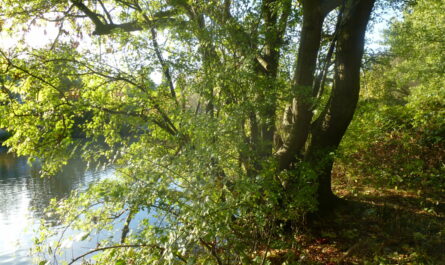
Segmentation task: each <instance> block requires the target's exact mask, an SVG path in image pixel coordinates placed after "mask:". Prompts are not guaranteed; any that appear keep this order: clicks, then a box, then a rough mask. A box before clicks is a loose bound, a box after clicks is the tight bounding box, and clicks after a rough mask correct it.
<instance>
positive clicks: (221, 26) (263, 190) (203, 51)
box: [0, 0, 317, 264]
mask: <svg viewBox="0 0 445 265" xmlns="http://www.w3.org/2000/svg"><path fill="white" fill-rule="evenodd" d="M226 2H227V3H229V6H228V7H226V9H225V7H224V3H226ZM269 2H270V3H269ZM266 5H267V6H266ZM3 8H4V9H3ZM227 8H229V9H227ZM265 10H266V11H265ZM1 12H2V14H1V15H2V21H4V22H2V28H3V29H4V30H5V31H7V32H9V33H10V34H11V35H12V36H14V35H15V37H18V38H20V37H21V36H20V35H21V34H23V36H26V32H27V31H29V30H33V28H38V27H39V26H40V27H42V26H43V27H44V26H45V25H48V24H49V25H51V23H53V22H55V26H56V31H58V34H57V36H56V37H55V39H52V41H51V42H50V43H48V44H47V45H46V46H44V47H42V48H33V47H32V45H30V44H29V43H26V42H24V41H19V42H18V45H17V47H14V49H11V50H6V49H2V50H1V56H0V85H1V92H0V103H1V104H0V115H1V119H0V128H5V129H7V130H8V132H10V133H11V134H12V136H11V137H10V138H9V139H8V140H7V141H6V142H5V145H7V146H8V147H9V148H10V151H11V152H15V153H17V154H18V155H22V156H28V157H29V158H30V160H31V161H32V160H36V159H38V160H40V161H42V163H43V168H42V176H47V175H52V174H54V173H55V172H57V171H58V170H60V169H61V168H63V166H64V165H65V164H67V163H69V161H70V159H71V158H72V157H75V156H77V155H80V156H82V157H83V158H84V159H85V160H87V161H93V162H94V163H100V164H101V165H103V166H111V165H112V166H113V167H114V168H115V170H116V179H114V178H113V179H108V180H104V181H102V182H99V183H97V184H94V185H92V186H91V187H89V189H88V190H87V191H86V192H83V191H82V192H80V191H78V192H74V193H73V194H72V195H71V196H70V198H68V199H66V200H62V201H59V202H54V203H53V205H52V207H51V208H50V209H49V210H48V214H50V215H52V214H54V215H57V216H59V217H60V221H61V223H60V225H61V227H63V228H66V229H68V228H69V229H75V230H76V231H79V235H78V236H74V237H68V236H66V237H63V238H60V240H59V238H58V236H56V235H55V234H54V233H55V232H56V230H52V229H50V228H49V227H48V224H43V225H42V228H41V237H40V238H38V239H36V247H35V252H36V256H38V257H40V258H41V261H42V262H44V261H45V260H49V261H51V262H54V263H56V258H57V256H58V255H59V253H60V252H61V251H63V249H64V248H65V247H66V246H67V245H70V244H69V242H70V241H76V240H80V241H83V240H88V239H91V238H94V236H95V235H96V234H99V233H101V232H102V231H104V230H105V231H106V230H110V231H115V230H117V229H122V235H121V236H118V237H117V238H106V239H103V240H101V242H100V247H98V249H97V252H94V253H93V254H98V255H97V256H96V257H95V260H96V261H97V262H98V263H100V264H148V263H149V264H151V263H159V264H162V263H165V264H176V263H187V264H222V263H224V264H226V263H256V264H265V263H266V259H265V257H266V256H267V253H268V249H269V248H270V247H272V246H274V245H277V244H284V243H283V241H282V240H281V239H282V238H283V237H284V236H285V234H286V230H285V229H287V228H286V227H285V225H286V224H289V223H292V224H295V223H298V222H299V221H300V220H302V218H303V217H304V215H305V214H306V213H307V212H309V211H313V210H314V209H316V206H317V201H316V198H315V195H314V194H315V192H316V189H317V184H316V183H317V174H316V172H314V170H313V169H312V167H311V166H309V165H308V164H307V163H305V162H301V163H295V166H294V167H293V168H291V169H287V170H280V171H278V170H277V165H276V164H277V162H276V159H275V158H274V157H273V155H272V154H273V150H272V144H271V143H270V141H261V139H259V137H263V136H258V135H257V134H256V133H257V132H261V135H263V134H265V133H264V131H265V130H266V129H268V128H271V127H275V126H276V125H277V124H278V123H279V121H277V120H276V119H275V117H276V116H278V115H281V113H282V111H283V109H284V108H285V104H287V103H288V102H289V101H292V98H293V96H294V94H295V91H291V89H290V87H291V80H290V76H291V74H290V73H289V67H288V66H287V65H284V64H283V62H288V61H289V60H294V59H295V55H294V54H292V48H290V47H291V45H289V43H292V44H295V43H296V41H297V39H296V37H295V35H296V33H295V29H294V30H293V31H291V30H290V31H289V32H286V30H285V29H286V27H287V25H290V26H292V27H296V25H298V24H297V23H298V22H299V21H300V16H301V14H300V13H301V7H300V5H298V4H297V5H295V4H294V3H291V1H264V4H263V3H260V2H257V1H253V2H252V1H234V2H233V4H230V1H196V3H195V1H176V0H175V1H150V2H147V1H131V2H130V1H78V0H76V1H74V0H73V1H42V0H35V1H28V2H26V3H24V2H20V1H9V2H7V4H5V5H4V6H3V4H2V11H1ZM264 12H266V13H267V14H269V15H264V14H265V13H264ZM263 15H264V16H265V17H262V16H263ZM84 18H88V20H87V19H84ZM3 19H4V20H3ZM25 25H29V28H26V26H25ZM53 25H54V24H53ZM22 27H25V29H24V32H21V31H20V30H21V28H22ZM92 28H94V29H92ZM45 30H46V29H45ZM134 31H136V32H134ZM91 32H92V33H93V34H91ZM285 40H286V41H285ZM286 43H287V44H286ZM280 52H283V53H286V54H285V55H284V56H283V57H282V58H281V57H280V56H279V53H280ZM274 54H275V55H274ZM277 54H278V55H277ZM263 57H264V58H263ZM270 58H275V59H274V60H271V59H270ZM263 61H264V62H265V63H266V64H267V63H269V62H272V63H275V64H276V68H275V70H269V67H270V66H267V65H266V66H261V65H260V64H259V62H263ZM261 67H262V68H261ZM271 72H273V74H271ZM256 127H258V128H260V129H258V128H256ZM264 150H266V151H264ZM138 213H144V214H145V217H144V218H143V220H142V221H141V222H140V223H139V226H138V229H137V231H133V230H132V231H131V232H130V233H128V234H127V233H126V232H124V231H125V230H128V224H129V223H130V222H132V220H133V218H134V216H135V215H136V214H138ZM54 237H56V240H54ZM42 262H41V263H42Z"/></svg>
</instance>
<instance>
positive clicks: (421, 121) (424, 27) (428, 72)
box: [341, 1, 445, 189]
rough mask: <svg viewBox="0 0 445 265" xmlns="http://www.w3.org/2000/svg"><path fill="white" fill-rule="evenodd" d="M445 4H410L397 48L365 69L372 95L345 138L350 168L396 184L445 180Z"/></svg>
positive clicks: (394, 33) (395, 38)
mask: <svg viewBox="0 0 445 265" xmlns="http://www.w3.org/2000/svg"><path fill="white" fill-rule="evenodd" d="M444 7H445V6H444V5H443V1H417V4H416V5H414V6H411V7H409V8H408V10H407V11H406V13H405V15H404V20H403V21H395V22H394V23H393V26H392V27H391V29H390V30H389V32H388V33H387V40H388V43H389V44H390V46H391V49H390V51H389V52H388V53H387V54H384V55H381V56H380V58H379V59H378V60H377V63H375V64H374V65H372V67H371V70H369V71H367V72H365V73H364V84H365V85H364V88H365V91H364V96H365V98H364V100H363V101H362V102H361V106H360V110H359V112H358V115H357V116H356V117H355V120H354V122H353V123H352V125H351V130H350V131H349V134H348V137H347V138H346V140H345V142H344V143H343V150H344V152H345V153H346V157H344V158H342V159H341V161H342V163H346V164H347V165H348V166H346V167H347V168H349V170H350V173H348V174H350V175H365V176H368V177H370V179H372V178H375V179H374V180H376V179H377V180H378V181H379V182H380V183H382V184H383V183H386V184H387V185H388V184H389V185H390V186H408V187H412V188H416V189H422V188H423V189H427V188H430V187H435V188H438V187H439V188H440V187H443V186H444V184H443V183H444V181H443V176H444V175H445V165H444V164H443V161H444V158H445V140H444V139H445V134H444V132H445V123H444V121H445V111H444V110H445V89H444V86H445V79H444V76H443V62H444V60H445V58H444V54H443V49H444V48H445V47H443V43H444V38H443V34H441V33H440V32H443V30H444V28H443V23H438V21H444V19H445V17H444V15H443V12H444V11H445V9H444ZM352 159H353V160H352ZM348 160H349V161H350V162H348ZM352 161H353V162H352ZM355 178H357V176H356V177H355Z"/></svg>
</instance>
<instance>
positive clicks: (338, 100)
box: [307, 0, 375, 211]
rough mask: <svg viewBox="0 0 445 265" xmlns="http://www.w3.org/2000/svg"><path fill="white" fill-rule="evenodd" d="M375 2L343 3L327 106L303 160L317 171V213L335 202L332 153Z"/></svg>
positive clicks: (356, 85)
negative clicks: (344, 5)
mask: <svg viewBox="0 0 445 265" xmlns="http://www.w3.org/2000/svg"><path fill="white" fill-rule="evenodd" d="M374 2H375V0H358V1H357V0H350V1H347V4H346V9H345V17H344V20H343V23H342V25H341V28H340V33H339V37H338V41H337V47H336V56H335V58H336V59H335V76H334V85H333V88H332V92H331V95H330V99H329V101H328V104H327V105H326V107H325V109H324V111H323V112H322V113H321V115H320V116H319V117H318V118H317V120H316V121H315V122H314V123H313V125H312V129H311V140H310V144H309V147H308V152H307V160H308V161H309V162H310V163H311V164H312V165H313V168H314V169H315V170H317V171H318V182H319V183H318V191H317V196H318V203H319V209H320V210H321V211H323V210H327V209H329V208H332V207H333V206H334V205H335V203H336V202H337V201H338V200H337V197H336V196H335V195H334V194H333V192H332V188H331V170H332V166H333V162H334V159H333V155H332V153H333V152H334V151H335V150H336V149H337V147H338V145H339V144H340V141H341V139H342V138H343V135H344V134H345V132H346V129H347V128H348V126H349V124H350V122H351V120H352V117H353V115H354V111H355V108H356V106H357V101H358V97H359V92H360V66H361V60H362V56H363V51H364V44H365V32H366V27H367V24H368V21H369V18H370V14H371V11H372V8H373V6H374Z"/></svg>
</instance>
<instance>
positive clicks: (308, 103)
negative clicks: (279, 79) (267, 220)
mask: <svg viewBox="0 0 445 265" xmlns="http://www.w3.org/2000/svg"><path fill="white" fill-rule="evenodd" d="M302 3H303V14H304V16H303V26H302V30H301V38H300V46H299V49H298V60H297V65H296V68H295V73H294V79H293V80H292V90H293V91H294V93H295V94H296V96H295V98H294V100H293V102H292V107H291V109H290V120H289V121H287V122H289V123H290V124H291V125H290V130H289V135H288V136H287V138H285V139H283V140H284V142H283V146H281V148H280V149H279V150H278V152H277V156H278V167H279V170H284V169H289V168H290V167H291V163H292V162H294V161H295V160H296V157H297V156H299V155H300V154H301V150H302V148H303V146H304V144H305V142H306V139H307V136H308V134H309V128H310V122H311V120H312V109H311V108H312V91H311V90H312V83H313V81H314V73H315V68H316V65H317V55H318V51H319V49H320V42H321V33H322V30H323V20H324V14H323V13H322V8H321V7H322V6H321V3H320V1H315V0H306V1H302Z"/></svg>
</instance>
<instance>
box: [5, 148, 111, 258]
mask: <svg viewBox="0 0 445 265" xmlns="http://www.w3.org/2000/svg"><path fill="white" fill-rule="evenodd" d="M36 173H37V172H36V170H35V169H32V168H31V167H30V166H29V165H28V164H27V161H26V159H25V158H17V157H15V156H13V155H12V154H7V153H6V152H5V150H4V149H1V148H0V265H6V264H7V265H28V264H32V262H31V260H32V257H31V256H30V248H31V247H32V239H33V237H34V234H33V230H34V229H33V228H36V227H37V223H38V220H39V219H40V218H46V219H47V221H48V222H50V221H51V220H49V219H48V217H45V215H44V212H43V211H44V209H45V208H46V207H47V206H48V204H49V202H50V200H51V198H59V199H60V198H64V197H67V196H68V195H69V194H70V192H71V191H72V190H73V189H77V188H82V187H86V186H87V185H88V184H89V183H92V182H93V181H96V180H99V179H103V178H107V177H110V176H112V175H113V170H111V169H108V170H104V171H100V172H92V171H87V172H85V163H84V162H81V161H72V162H71V163H70V164H69V165H68V166H67V167H66V168H64V170H63V172H61V173H60V174H59V175H58V176H56V177H53V178H44V179H42V178H39V177H38V176H37V174H36ZM90 245H91V244H90ZM82 247H83V248H87V247H88V246H82ZM79 251H81V250H80V249H78V251H76V252H77V253H78V252H79Z"/></svg>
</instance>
